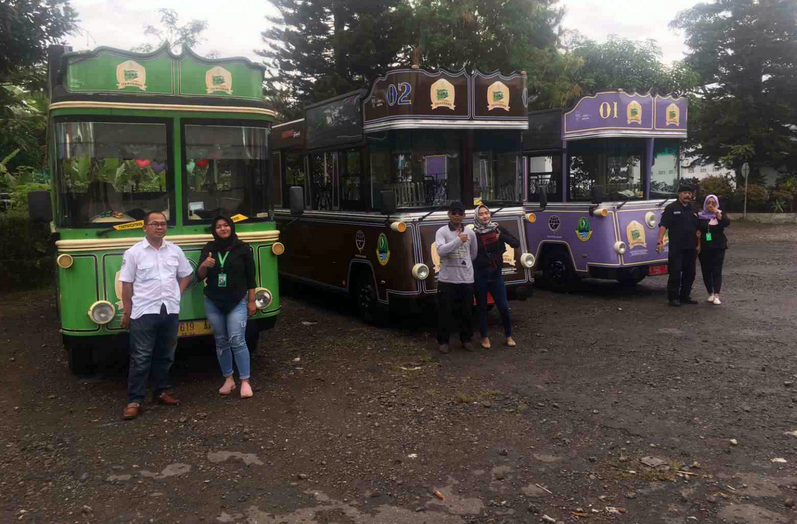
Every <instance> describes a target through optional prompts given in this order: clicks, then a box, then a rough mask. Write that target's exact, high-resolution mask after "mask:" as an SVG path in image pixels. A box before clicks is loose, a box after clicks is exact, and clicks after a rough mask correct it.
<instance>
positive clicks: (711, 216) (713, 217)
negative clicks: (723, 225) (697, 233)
mask: <svg viewBox="0 0 797 524" xmlns="http://www.w3.org/2000/svg"><path fill="white" fill-rule="evenodd" d="M711 198H713V199H714V202H716V203H717V213H721V212H722V209H720V208H719V205H720V199H719V198H717V195H708V196H707V197H706V198H705V199H704V200H703V209H701V210H700V213H699V214H698V216H699V217H700V219H701V220H708V221H709V222H708V223H709V224H710V225H712V226H716V225H717V213H712V212H710V211H709V210H708V201H709V199H711Z"/></svg>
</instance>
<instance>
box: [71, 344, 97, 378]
mask: <svg viewBox="0 0 797 524" xmlns="http://www.w3.org/2000/svg"><path fill="white" fill-rule="evenodd" d="M64 345H65V346H66V350H67V352H68V353H69V371H71V372H72V373H74V374H75V375H90V374H91V373H92V372H94V358H93V351H92V349H91V346H90V345H87V344H81V343H80V342H79V341H70V342H67V341H66V340H64Z"/></svg>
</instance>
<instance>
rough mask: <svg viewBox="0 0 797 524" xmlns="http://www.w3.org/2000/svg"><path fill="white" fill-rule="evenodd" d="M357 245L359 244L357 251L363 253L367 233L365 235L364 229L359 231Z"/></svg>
mask: <svg viewBox="0 0 797 524" xmlns="http://www.w3.org/2000/svg"><path fill="white" fill-rule="evenodd" d="M355 243H356V244H357V250H358V251H359V252H360V253H362V252H363V249H365V233H363V231H362V229H360V230H358V231H357V234H356V235H355Z"/></svg>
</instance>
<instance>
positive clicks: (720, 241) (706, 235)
mask: <svg viewBox="0 0 797 524" xmlns="http://www.w3.org/2000/svg"><path fill="white" fill-rule="evenodd" d="M719 202H720V201H719V199H718V198H717V196H716V195H708V196H707V197H706V199H705V200H704V201H703V209H702V210H701V211H700V214H699V218H700V232H701V233H702V238H701V239H700V254H699V255H698V256H699V258H700V269H701V270H702V271H703V282H704V283H705V284H706V291H708V300H707V302H709V303H712V304H716V305H718V306H719V305H720V304H722V302H721V301H720V290H721V289H722V265H723V264H724V262H725V251H726V250H727V249H728V239H727V238H725V228H726V227H728V226H730V225H731V219H729V218H728V217H727V216H726V215H725V213H723V212H722V210H721V209H720V208H719Z"/></svg>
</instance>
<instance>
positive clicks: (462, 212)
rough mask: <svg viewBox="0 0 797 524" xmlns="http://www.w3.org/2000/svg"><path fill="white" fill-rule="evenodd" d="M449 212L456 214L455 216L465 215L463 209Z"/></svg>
mask: <svg viewBox="0 0 797 524" xmlns="http://www.w3.org/2000/svg"><path fill="white" fill-rule="evenodd" d="M449 213H451V214H452V215H454V216H457V217H461V216H465V212H464V211H449Z"/></svg>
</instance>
